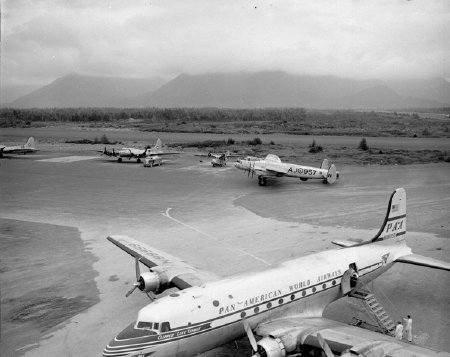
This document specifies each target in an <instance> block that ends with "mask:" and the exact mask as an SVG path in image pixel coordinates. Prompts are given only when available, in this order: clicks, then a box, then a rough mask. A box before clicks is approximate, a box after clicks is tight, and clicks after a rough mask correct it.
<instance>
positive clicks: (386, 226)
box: [372, 188, 406, 242]
mask: <svg viewBox="0 0 450 357" xmlns="http://www.w3.org/2000/svg"><path fill="white" fill-rule="evenodd" d="M405 234H406V192H405V189H404V188H397V189H396V190H395V191H394V192H393V193H392V195H391V198H390V199H389V205H388V209H387V212H386V217H385V218H384V222H383V225H382V226H381V228H380V230H379V231H378V233H377V234H376V236H375V237H374V238H372V242H378V241H382V240H386V239H391V238H396V237H398V239H399V240H404V235H405Z"/></svg>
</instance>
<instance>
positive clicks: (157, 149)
mask: <svg viewBox="0 0 450 357" xmlns="http://www.w3.org/2000/svg"><path fill="white" fill-rule="evenodd" d="M99 152H100V153H102V154H103V155H106V156H114V157H117V161H118V162H122V161H123V159H124V158H127V159H128V160H131V159H136V162H137V163H140V162H141V161H142V159H145V158H147V157H148V158H151V159H152V160H149V162H150V163H151V162H158V163H159V164H160V163H161V158H160V156H163V155H176V154H179V152H168V151H162V143H161V139H158V140H157V141H156V144H155V145H154V146H153V147H152V148H146V149H136V148H122V149H120V150H117V151H116V150H115V149H114V148H113V149H112V150H107V149H106V147H105V148H104V150H100V151H99ZM147 166H153V165H150V164H148V165H147Z"/></svg>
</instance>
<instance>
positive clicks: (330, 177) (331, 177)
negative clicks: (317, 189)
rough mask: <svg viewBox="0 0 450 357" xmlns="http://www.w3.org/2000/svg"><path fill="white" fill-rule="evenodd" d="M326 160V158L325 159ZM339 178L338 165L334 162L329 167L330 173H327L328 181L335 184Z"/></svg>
mask: <svg viewBox="0 0 450 357" xmlns="http://www.w3.org/2000/svg"><path fill="white" fill-rule="evenodd" d="M325 160H326V159H325ZM336 180H337V171H336V166H334V164H332V165H331V166H330V168H329V169H328V173H327V179H326V181H327V183H328V184H330V185H331V184H333V183H335V182H336Z"/></svg>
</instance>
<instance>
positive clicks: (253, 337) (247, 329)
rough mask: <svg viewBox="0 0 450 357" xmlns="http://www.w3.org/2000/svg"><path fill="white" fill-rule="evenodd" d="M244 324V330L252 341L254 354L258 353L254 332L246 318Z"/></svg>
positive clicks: (243, 319) (243, 320)
mask: <svg viewBox="0 0 450 357" xmlns="http://www.w3.org/2000/svg"><path fill="white" fill-rule="evenodd" d="M242 323H243V324H244V329H245V332H246V333H247V337H248V339H249V341H250V345H251V346H252V348H253V352H257V351H258V345H257V344H256V339H255V335H253V331H252V329H251V328H250V325H249V324H248V322H247V320H246V319H245V317H243V318H242Z"/></svg>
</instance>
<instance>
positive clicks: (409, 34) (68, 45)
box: [1, 0, 450, 87]
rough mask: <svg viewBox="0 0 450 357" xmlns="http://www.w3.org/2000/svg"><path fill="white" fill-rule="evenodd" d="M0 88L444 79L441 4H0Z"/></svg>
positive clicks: (249, 0) (449, 67) (323, 0)
mask: <svg viewBox="0 0 450 357" xmlns="http://www.w3.org/2000/svg"><path fill="white" fill-rule="evenodd" d="M1 6H2V8H1V11H2V13H1V40H2V41H1V81H2V87H5V86H10V85H27V84H34V85H36V84H39V85H44V84H48V83H49V82H51V81H53V80H54V79H56V78H57V77H60V76H63V75H66V74H68V73H71V72H77V73H83V74H90V75H108V76H119V77H152V76H163V77H165V78H167V79H171V78H173V77H175V76H176V75H178V74H180V73H189V74H197V73H205V72H228V71H260V70H282V71H286V72H290V73H297V74H331V75H336V76H340V77H352V78H386V77H391V76H402V77H429V76H440V77H445V78H449V77H450V1H449V0H411V1H407V0H379V1H378V0H370V1H369V0H355V1H349V0H311V1H309V0H307V1H304V0H292V1H290V0H282V1H265V0H240V1H233V0H223V1H221V0H175V1H171V0H132V1H124V0H109V1H108V0H92V1H88V0H58V1H57V0H1Z"/></svg>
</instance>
